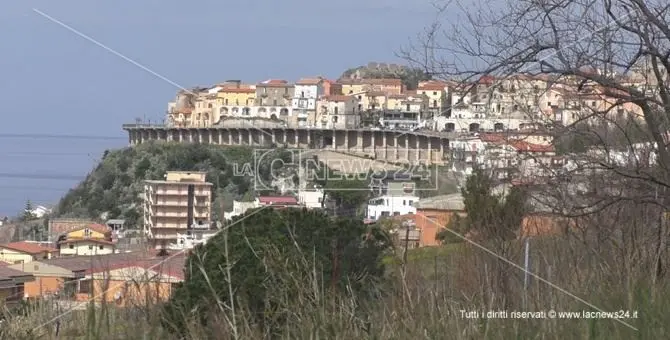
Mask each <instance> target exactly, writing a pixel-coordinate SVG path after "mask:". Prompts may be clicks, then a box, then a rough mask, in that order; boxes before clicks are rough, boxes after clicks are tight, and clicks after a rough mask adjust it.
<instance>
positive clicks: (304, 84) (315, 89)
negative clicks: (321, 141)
mask: <svg viewBox="0 0 670 340" xmlns="http://www.w3.org/2000/svg"><path fill="white" fill-rule="evenodd" d="M323 83H324V80H323V79H322V78H303V79H300V80H299V81H297V82H296V83H295V92H294V94H293V100H292V105H291V107H292V108H293V111H294V112H297V117H298V126H315V125H316V102H317V100H318V98H319V97H321V96H323V94H324V86H323Z"/></svg>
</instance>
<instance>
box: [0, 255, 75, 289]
mask: <svg viewBox="0 0 670 340" xmlns="http://www.w3.org/2000/svg"><path fill="white" fill-rule="evenodd" d="M47 261H48V260H47ZM78 261H81V260H80V259H78ZM8 268H10V269H13V270H17V271H21V272H24V273H27V274H30V275H32V276H33V280H31V281H29V282H26V283H25V284H24V294H25V297H26V298H43V297H49V296H53V295H55V294H58V293H59V292H61V291H63V288H64V287H65V286H66V282H72V281H74V280H75V275H74V274H73V273H72V272H71V271H69V270H67V269H64V268H62V267H58V266H54V265H51V264H48V263H45V262H44V261H39V260H38V261H33V262H30V263H19V264H12V265H9V266H8ZM75 283H76V282H75ZM73 285H74V283H70V284H68V286H73Z"/></svg>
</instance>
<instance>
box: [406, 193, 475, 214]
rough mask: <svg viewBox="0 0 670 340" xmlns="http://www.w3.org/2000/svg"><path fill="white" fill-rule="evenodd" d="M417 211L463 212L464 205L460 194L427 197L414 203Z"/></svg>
mask: <svg viewBox="0 0 670 340" xmlns="http://www.w3.org/2000/svg"><path fill="white" fill-rule="evenodd" d="M414 207H415V208H417V209H431V210H451V211H464V210H465V203H464V202H463V196H462V195H461V194H450V195H440V196H433V197H427V198H424V199H421V200H419V201H418V202H416V203H414Z"/></svg>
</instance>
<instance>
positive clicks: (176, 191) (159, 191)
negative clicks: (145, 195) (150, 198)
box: [153, 189, 188, 196]
mask: <svg viewBox="0 0 670 340" xmlns="http://www.w3.org/2000/svg"><path fill="white" fill-rule="evenodd" d="M153 194H154V195H155V196H159V195H166V196H167V195H179V196H185V195H187V194H188V191H186V190H184V189H181V190H179V189H156V190H154V191H153Z"/></svg>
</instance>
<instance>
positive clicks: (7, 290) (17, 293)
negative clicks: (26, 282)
mask: <svg viewBox="0 0 670 340" xmlns="http://www.w3.org/2000/svg"><path fill="white" fill-rule="evenodd" d="M23 297H24V293H23V283H20V284H18V285H16V286H12V287H4V288H0V302H9V301H16V300H22V299H23Z"/></svg>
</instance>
